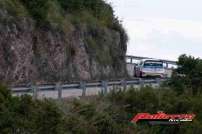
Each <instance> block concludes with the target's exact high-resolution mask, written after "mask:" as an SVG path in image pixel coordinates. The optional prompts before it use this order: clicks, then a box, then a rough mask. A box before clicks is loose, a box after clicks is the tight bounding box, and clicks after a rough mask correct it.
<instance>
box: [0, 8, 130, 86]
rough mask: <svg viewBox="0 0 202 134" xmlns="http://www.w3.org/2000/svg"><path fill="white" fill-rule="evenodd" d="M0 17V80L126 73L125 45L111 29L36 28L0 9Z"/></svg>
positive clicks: (51, 79)
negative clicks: (67, 30)
mask: <svg viewBox="0 0 202 134" xmlns="http://www.w3.org/2000/svg"><path fill="white" fill-rule="evenodd" d="M0 18H1V19H0V80H1V81H5V82H8V83H12V84H21V83H30V82H38V83H48V82H56V81H74V80H99V79H108V78H118V77H125V76H126V68H125V59H124V57H125V53H126V44H125V43H122V42H121V38H122V37H121V34H120V33H119V32H117V31H115V30H112V29H107V28H104V27H100V28H89V26H88V25H85V24H84V25H77V26H74V27H73V28H72V29H71V31H69V32H68V34H65V33H63V32H61V31H60V30H56V29H51V28H49V27H48V26H47V27H42V28H38V27H36V26H35V22H34V21H33V20H32V19H31V18H24V19H20V20H17V19H14V18H12V16H10V15H9V14H8V13H7V12H6V11H2V10H0ZM95 39H96V41H94V40H95ZM89 40H90V41H91V42H90V41H89ZM93 43H94V44H93Z"/></svg>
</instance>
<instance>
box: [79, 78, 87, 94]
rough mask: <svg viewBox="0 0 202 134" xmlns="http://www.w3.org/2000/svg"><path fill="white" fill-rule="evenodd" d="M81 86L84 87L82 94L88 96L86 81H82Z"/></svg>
mask: <svg viewBox="0 0 202 134" xmlns="http://www.w3.org/2000/svg"><path fill="white" fill-rule="evenodd" d="M80 88H81V89H82V96H86V82H84V81H82V82H80Z"/></svg>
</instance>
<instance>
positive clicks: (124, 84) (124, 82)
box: [121, 80, 127, 91]
mask: <svg viewBox="0 0 202 134" xmlns="http://www.w3.org/2000/svg"><path fill="white" fill-rule="evenodd" d="M121 85H122V86H123V90H124V91H125V90H126V89H127V82H126V80H122V81H121Z"/></svg>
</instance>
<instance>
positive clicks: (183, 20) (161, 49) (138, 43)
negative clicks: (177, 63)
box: [107, 0, 202, 60]
mask: <svg viewBox="0 0 202 134" xmlns="http://www.w3.org/2000/svg"><path fill="white" fill-rule="evenodd" d="M107 1H108V2H110V3H111V5H112V6H113V8H114V10H115V14H116V16H118V17H119V18H120V19H121V20H122V23H123V26H124V28H125V29H126V31H127V33H128V36H129V42H128V50H127V54H128V55H135V56H146V57H152V58H161V59H168V60H177V58H178V57H179V55H181V54H187V55H192V56H195V57H200V58H201V57H202V14H201V13H202V8H201V5H202V0H107Z"/></svg>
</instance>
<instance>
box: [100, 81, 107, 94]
mask: <svg viewBox="0 0 202 134" xmlns="http://www.w3.org/2000/svg"><path fill="white" fill-rule="evenodd" d="M101 85H102V92H103V94H107V87H108V83H107V81H102V82H101Z"/></svg>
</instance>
